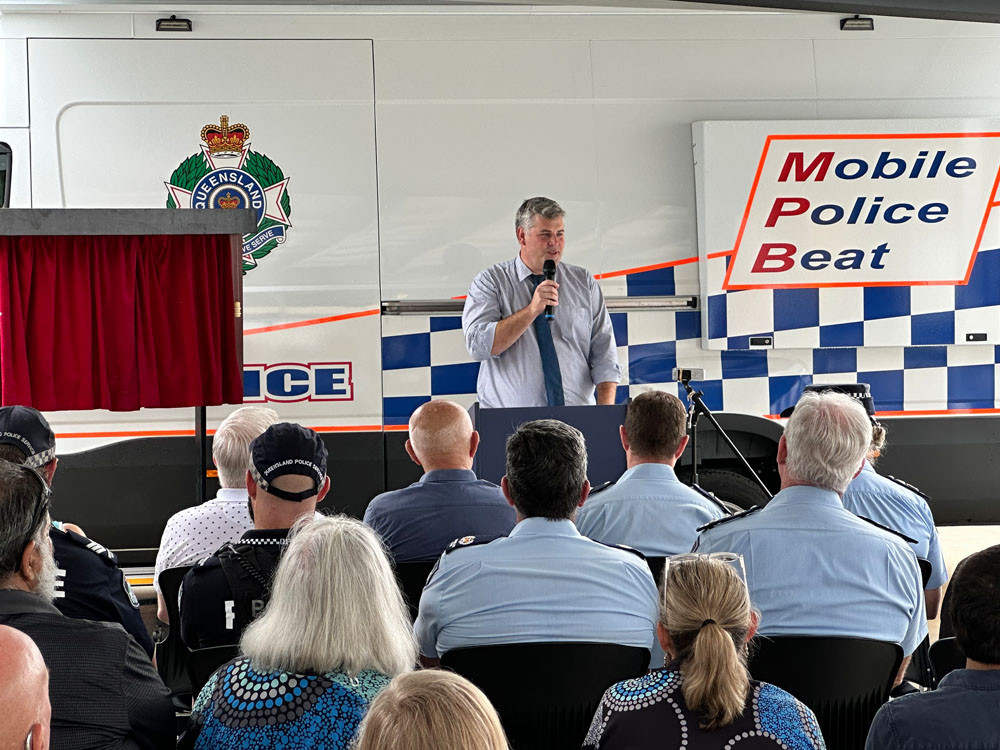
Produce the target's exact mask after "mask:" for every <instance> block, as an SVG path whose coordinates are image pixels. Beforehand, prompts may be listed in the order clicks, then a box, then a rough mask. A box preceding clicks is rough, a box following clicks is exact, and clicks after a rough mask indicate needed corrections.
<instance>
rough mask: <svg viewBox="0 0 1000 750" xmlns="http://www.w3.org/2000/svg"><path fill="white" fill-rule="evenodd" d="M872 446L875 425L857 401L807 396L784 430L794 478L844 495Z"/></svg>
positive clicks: (839, 395) (829, 395)
mask: <svg viewBox="0 0 1000 750" xmlns="http://www.w3.org/2000/svg"><path fill="white" fill-rule="evenodd" d="M871 442H872V423H871V420H870V419H869V418H868V414H867V413H865V409H864V407H863V406H862V405H861V404H860V403H859V402H858V401H857V399H854V398H851V397H850V396H845V395H844V394H842V393H834V392H832V391H825V392H823V393H811V392H806V393H803V394H802V398H801V399H799V402H798V403H797V404H796V405H795V411H794V412H792V416H791V417H789V419H788V424H787V426H786V427H785V446H786V448H787V450H788V457H787V462H786V468H787V470H788V473H789V474H790V475H791V476H792V478H794V479H796V480H798V481H800V482H805V483H807V484H811V485H814V486H816V487H822V488H824V489H828V490H833V491H834V492H838V493H840V494H843V492H844V490H846V489H847V485H848V484H850V482H851V479H853V478H854V475H855V474H856V473H857V472H858V469H859V468H861V463H862V461H864V459H865V456H867V455H868V449H869V447H870V446H871Z"/></svg>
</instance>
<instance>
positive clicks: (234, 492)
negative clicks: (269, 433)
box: [153, 406, 278, 622]
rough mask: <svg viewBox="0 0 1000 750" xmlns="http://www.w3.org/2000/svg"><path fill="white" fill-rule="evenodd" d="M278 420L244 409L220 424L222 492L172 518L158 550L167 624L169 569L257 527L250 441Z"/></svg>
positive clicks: (217, 448) (216, 450) (215, 447)
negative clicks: (250, 488) (250, 500)
mask: <svg viewBox="0 0 1000 750" xmlns="http://www.w3.org/2000/svg"><path fill="white" fill-rule="evenodd" d="M277 421H278V413H277V412H276V411H274V409H268V408H266V407H263V406H243V407H240V408H239V409H237V410H236V411H234V412H232V413H231V414H230V415H229V416H228V417H226V418H225V419H224V420H222V424H220V425H219V429H217V430H216V431H215V435H213V436H212V461H213V463H215V468H216V469H218V471H219V484H220V485H221V486H220V488H219V492H218V493H217V494H216V496H215V497H214V498H213V499H211V500H208V501H206V502H204V503H202V504H201V505H195V506H194V507H191V508H185V509H184V510H182V511H180V512H179V513H175V514H174V515H172V516H171V517H170V520H169V521H167V525H166V527H165V528H164V529H163V536H162V538H161V539H160V548H159V550H157V552H156V568H155V572H154V574H153V581H154V585H155V586H156V599H157V603H158V609H157V612H156V616H157V617H159V618H160V620H161V621H162V622H167V606H166V604H165V603H164V601H163V594H162V593H161V592H160V584H159V579H160V573H162V572H163V571H164V570H166V569H167V568H180V567H182V566H184V565H194V564H195V563H196V562H198V561H199V560H202V559H204V558H206V557H208V556H209V555H211V554H212V553H213V552H215V551H216V550H217V549H219V547H221V546H222V545H223V544H225V543H226V542H235V541H237V540H238V539H239V538H240V537H241V536H243V534H244V533H246V532H247V531H249V530H250V529H252V528H253V521H251V520H250V512H249V511H248V510H247V466H249V465H250V443H251V442H253V440H254V438H256V437H257V436H258V435H260V434H261V433H262V432H263V431H264V430H266V429H267V428H268V427H270V426H271V425H273V424H274V423H275V422H277Z"/></svg>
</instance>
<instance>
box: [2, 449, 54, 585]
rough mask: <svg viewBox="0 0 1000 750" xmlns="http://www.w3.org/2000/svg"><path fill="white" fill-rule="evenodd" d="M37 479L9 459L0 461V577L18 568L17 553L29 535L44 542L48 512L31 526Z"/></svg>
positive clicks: (19, 552) (45, 540)
mask: <svg viewBox="0 0 1000 750" xmlns="http://www.w3.org/2000/svg"><path fill="white" fill-rule="evenodd" d="M38 481H39V480H38V479H36V478H35V477H33V476H31V475H30V473H29V470H28V469H24V468H22V467H21V466H18V465H17V464H14V463H11V462H10V461H0V580H6V579H7V578H8V577H9V576H11V575H13V574H14V573H17V572H18V571H20V569H21V554H22V552H23V551H24V548H23V545H24V542H25V539H27V538H28V537H29V536H30V537H31V539H32V541H34V542H35V544H36V545H38V546H40V547H45V546H46V545H47V544H48V534H49V523H50V521H49V516H48V513H43V514H42V515H43V518H42V519H41V521H39V524H38V526H37V527H35V528H29V527H30V526H31V520H32V515H33V514H34V511H35V503H36V502H37V501H38V492H39V486H38Z"/></svg>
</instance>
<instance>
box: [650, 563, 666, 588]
mask: <svg viewBox="0 0 1000 750" xmlns="http://www.w3.org/2000/svg"><path fill="white" fill-rule="evenodd" d="M646 565H648V566H649V572H650V573H652V574H653V580H654V581H656V585H657V587H659V585H660V584H661V583H663V569H664V568H665V567H666V565H667V558H665V557H647V558H646Z"/></svg>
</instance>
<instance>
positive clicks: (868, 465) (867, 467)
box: [861, 458, 875, 474]
mask: <svg viewBox="0 0 1000 750" xmlns="http://www.w3.org/2000/svg"><path fill="white" fill-rule="evenodd" d="M866 472H871V473H872V474H874V473H875V467H874V466H872V462H871V461H869V460H868V459H867V458H866V459H865V465H864V466H863V467H861V473H862V474H864V473H866Z"/></svg>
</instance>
